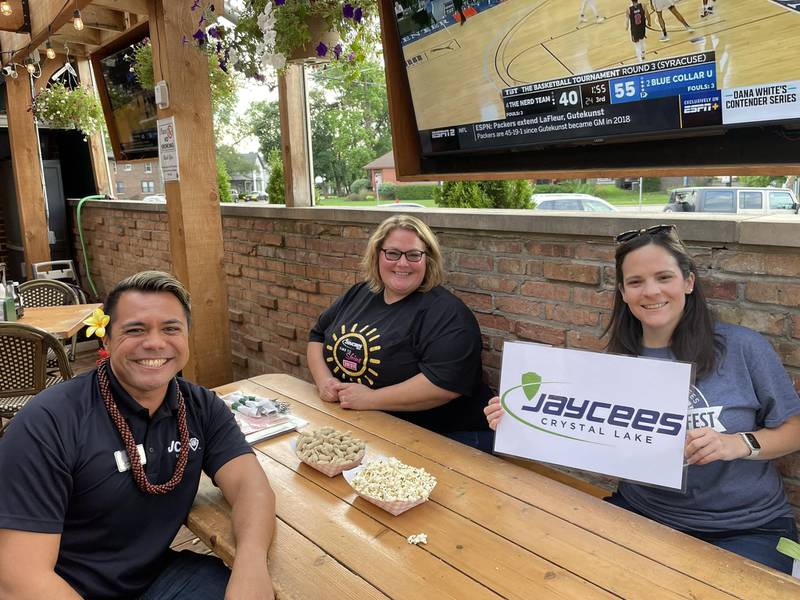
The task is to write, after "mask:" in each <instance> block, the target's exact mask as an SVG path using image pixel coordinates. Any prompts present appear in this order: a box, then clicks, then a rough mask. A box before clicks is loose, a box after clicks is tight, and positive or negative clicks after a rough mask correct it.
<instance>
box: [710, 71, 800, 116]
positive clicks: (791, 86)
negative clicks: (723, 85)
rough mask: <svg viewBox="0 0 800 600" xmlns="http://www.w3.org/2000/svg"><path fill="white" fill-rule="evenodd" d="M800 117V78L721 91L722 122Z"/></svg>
mask: <svg viewBox="0 0 800 600" xmlns="http://www.w3.org/2000/svg"><path fill="white" fill-rule="evenodd" d="M786 119H800V80H798V81H783V82H780V83H765V84H763V85H750V86H747V87H739V88H729V89H725V90H722V122H723V123H724V124H725V125H728V124H732V123H753V122H758V121H778V120H786Z"/></svg>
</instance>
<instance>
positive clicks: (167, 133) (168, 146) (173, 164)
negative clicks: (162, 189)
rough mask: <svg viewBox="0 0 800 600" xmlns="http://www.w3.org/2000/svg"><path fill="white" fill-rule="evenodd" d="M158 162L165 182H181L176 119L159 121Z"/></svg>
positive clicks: (169, 118)
mask: <svg viewBox="0 0 800 600" xmlns="http://www.w3.org/2000/svg"><path fill="white" fill-rule="evenodd" d="M157 124H158V162H159V163H160V165H161V174H162V177H163V180H164V181H180V179H181V177H180V173H179V172H178V142H177V140H176V139H175V117H167V118H166V119H159V120H158V121H157Z"/></svg>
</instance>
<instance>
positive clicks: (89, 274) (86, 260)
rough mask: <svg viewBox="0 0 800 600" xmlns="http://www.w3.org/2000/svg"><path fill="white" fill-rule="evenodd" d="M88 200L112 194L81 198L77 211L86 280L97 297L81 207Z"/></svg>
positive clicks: (99, 198)
mask: <svg viewBox="0 0 800 600" xmlns="http://www.w3.org/2000/svg"><path fill="white" fill-rule="evenodd" d="M87 200H111V196H108V195H106V194H95V195H93V196H86V197H85V198H81V199H80V201H79V202H78V210H77V211H76V213H77V215H76V220H77V221H78V237H79V238H80V240H81V252H83V266H84V268H85V272H86V280H87V281H88V282H89V287H91V288H92V294H94V297H95V298H97V288H96V287H95V285H94V279H92V270H91V269H90V268H89V265H90V261H89V253H88V252H87V251H86V242H85V241H84V240H83V223H81V209H82V208H83V204H84V203H85V202H86V201H87Z"/></svg>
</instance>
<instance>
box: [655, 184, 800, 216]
mask: <svg viewBox="0 0 800 600" xmlns="http://www.w3.org/2000/svg"><path fill="white" fill-rule="evenodd" d="M798 208H800V206H799V205H798V203H797V198H795V196H794V192H792V190H788V189H784V188H755V187H686V188H678V189H674V190H672V192H671V193H670V195H669V202H668V203H667V205H666V206H665V207H664V212H706V213H727V214H740V215H767V214H791V213H795V214H796V213H797V212H798Z"/></svg>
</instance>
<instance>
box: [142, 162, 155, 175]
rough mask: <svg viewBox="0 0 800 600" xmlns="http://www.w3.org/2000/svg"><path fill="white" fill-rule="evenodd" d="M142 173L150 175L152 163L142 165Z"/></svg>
mask: <svg viewBox="0 0 800 600" xmlns="http://www.w3.org/2000/svg"><path fill="white" fill-rule="evenodd" d="M144 172H145V173H152V172H153V163H144Z"/></svg>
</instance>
